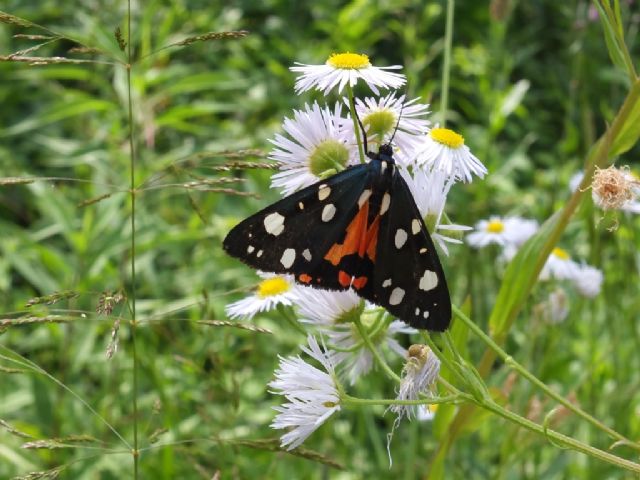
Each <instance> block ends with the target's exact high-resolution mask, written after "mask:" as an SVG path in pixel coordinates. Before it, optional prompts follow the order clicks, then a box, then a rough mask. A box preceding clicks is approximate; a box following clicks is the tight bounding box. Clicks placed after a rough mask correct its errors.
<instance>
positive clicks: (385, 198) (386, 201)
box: [380, 192, 391, 215]
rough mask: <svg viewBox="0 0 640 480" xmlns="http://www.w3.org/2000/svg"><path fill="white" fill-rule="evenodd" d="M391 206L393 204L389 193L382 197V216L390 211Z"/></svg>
mask: <svg viewBox="0 0 640 480" xmlns="http://www.w3.org/2000/svg"><path fill="white" fill-rule="evenodd" d="M390 204H391V195H389V192H387V193H385V194H384V195H383V196H382V204H381V205H380V215H384V214H385V213H386V211H387V210H389V205H390Z"/></svg>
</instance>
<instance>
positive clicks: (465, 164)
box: [415, 127, 487, 182]
mask: <svg viewBox="0 0 640 480" xmlns="http://www.w3.org/2000/svg"><path fill="white" fill-rule="evenodd" d="M419 150H420V151H419V153H418V154H417V156H416V159H415V161H416V164H417V165H426V166H429V167H431V168H433V169H434V170H440V171H442V172H444V173H446V174H447V175H450V176H453V177H455V178H456V180H461V181H463V182H470V181H471V179H472V175H477V176H478V177H480V178H482V177H484V176H485V175H486V173H487V169H486V168H485V166H484V165H483V164H482V162H480V160H478V159H477V158H476V156H475V155H474V154H473V153H471V150H469V147H467V146H466V145H465V144H464V138H463V137H462V135H460V134H458V133H456V132H454V131H453V130H450V129H448V128H439V127H436V128H432V129H431V130H430V131H429V134H428V135H426V136H425V137H424V142H423V144H422V145H421V146H420V147H419Z"/></svg>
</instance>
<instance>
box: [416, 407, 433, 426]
mask: <svg viewBox="0 0 640 480" xmlns="http://www.w3.org/2000/svg"><path fill="white" fill-rule="evenodd" d="M437 411H438V404H437V403H433V404H430V405H420V406H418V413H417V415H416V418H417V419H418V421H420V422H430V421H431V420H433V419H434V418H436V412H437Z"/></svg>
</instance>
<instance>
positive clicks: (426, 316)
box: [422, 310, 429, 318]
mask: <svg viewBox="0 0 640 480" xmlns="http://www.w3.org/2000/svg"><path fill="white" fill-rule="evenodd" d="M422 316H423V317H424V318H429V310H425V311H424V313H423V314H422Z"/></svg>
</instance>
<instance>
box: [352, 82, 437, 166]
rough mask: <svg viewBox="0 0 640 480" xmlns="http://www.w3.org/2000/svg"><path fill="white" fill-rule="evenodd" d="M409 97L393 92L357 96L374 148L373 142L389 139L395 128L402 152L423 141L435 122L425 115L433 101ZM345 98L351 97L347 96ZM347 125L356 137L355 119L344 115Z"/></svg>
mask: <svg viewBox="0 0 640 480" xmlns="http://www.w3.org/2000/svg"><path fill="white" fill-rule="evenodd" d="M405 99H406V96H405V95H401V96H400V97H396V94H395V93H393V92H392V93H389V94H388V95H386V96H384V97H380V98H373V97H367V98H365V99H364V101H363V100H361V99H359V98H358V99H356V111H357V113H358V117H359V118H360V121H361V122H362V125H363V126H364V128H365V130H366V132H367V142H368V143H369V149H370V150H372V151H375V149H374V148H373V146H372V144H376V145H378V146H379V145H381V144H385V143H388V142H389V141H390V140H391V137H392V135H394V132H395V135H394V136H393V143H394V145H395V146H396V147H398V149H399V150H400V151H401V152H404V153H406V154H409V153H410V152H412V151H413V150H414V149H415V148H416V147H418V146H419V145H420V144H421V142H422V140H423V137H424V135H425V134H426V133H427V131H428V130H429V124H430V123H431V122H429V121H428V120H426V119H425V118H422V117H424V116H426V115H428V114H429V105H425V104H423V103H417V102H418V100H420V98H414V99H413V100H409V101H408V102H405ZM345 102H348V100H346V99H345ZM343 125H344V128H345V129H350V130H351V136H352V137H353V138H355V134H354V133H353V128H354V127H353V122H352V121H351V120H350V119H344V120H343ZM396 126H397V127H398V129H397V131H396Z"/></svg>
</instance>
